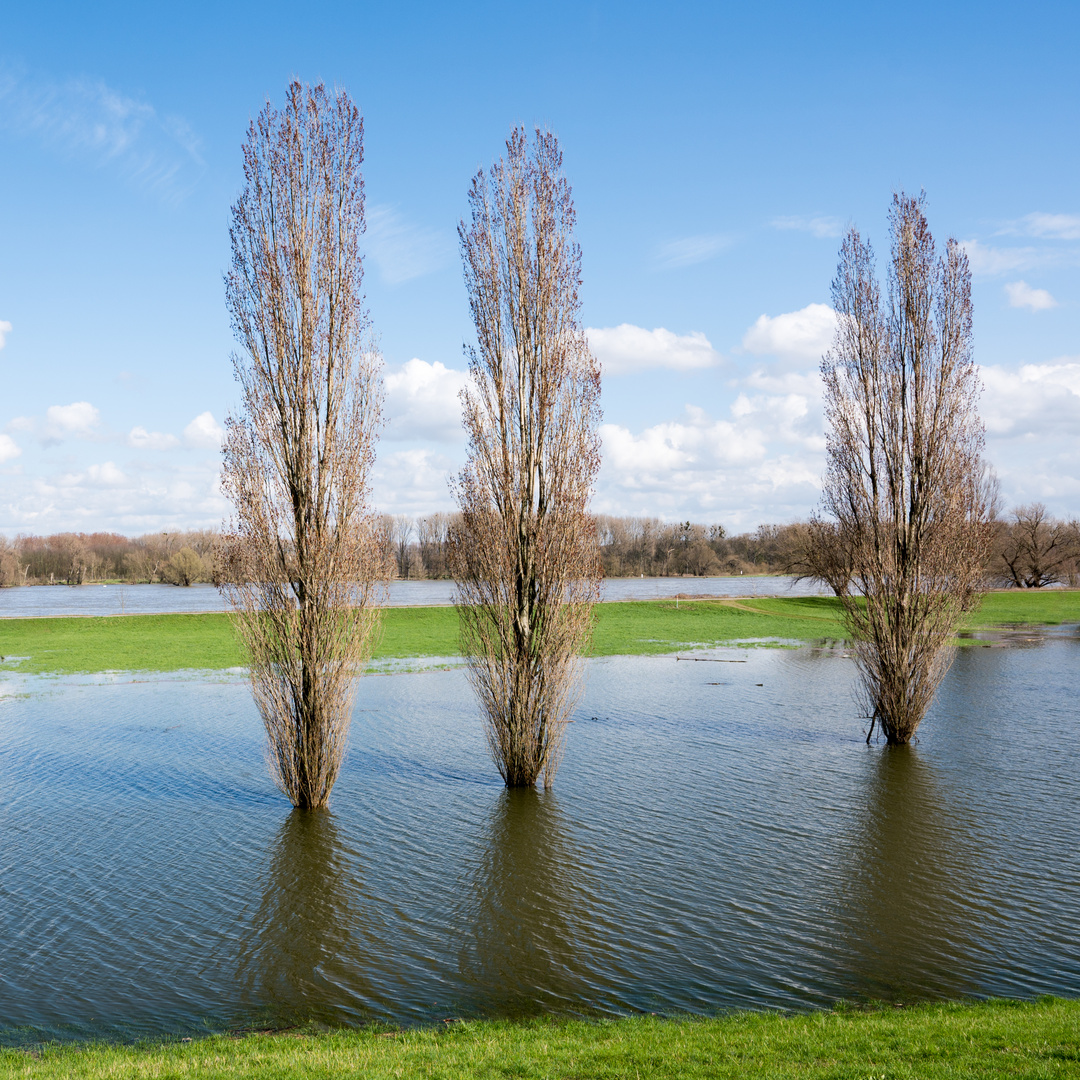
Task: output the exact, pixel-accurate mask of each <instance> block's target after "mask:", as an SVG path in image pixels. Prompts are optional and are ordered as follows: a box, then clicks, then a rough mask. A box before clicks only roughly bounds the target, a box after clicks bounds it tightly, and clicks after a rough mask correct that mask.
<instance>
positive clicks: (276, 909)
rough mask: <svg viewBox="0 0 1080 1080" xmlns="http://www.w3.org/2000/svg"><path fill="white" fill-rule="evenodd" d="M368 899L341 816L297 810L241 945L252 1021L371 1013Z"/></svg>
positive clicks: (241, 980) (282, 832) (269, 1023)
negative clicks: (366, 921) (342, 829)
mask: <svg viewBox="0 0 1080 1080" xmlns="http://www.w3.org/2000/svg"><path fill="white" fill-rule="evenodd" d="M363 901H364V897H363V894H362V890H361V886H360V882H359V880H358V878H357V874H356V857H355V855H354V854H353V853H351V852H350V851H348V850H347V849H346V847H345V845H344V844H343V842H342V839H341V835H340V831H339V829H338V826H337V823H336V822H335V820H334V815H333V814H332V813H331V812H330V811H329V810H306V811H305V810H293V811H292V813H290V814H289V816H288V817H287V818H286V819H285V821H284V822H283V823H282V825H281V828H280V829H279V830H278V833H277V836H276V837H275V839H274V844H273V847H272V849H271V856H270V866H269V870H268V872H267V874H266V878H265V882H264V886H263V893H262V900H261V902H260V904H259V907H258V909H257V911H256V912H255V914H254V916H253V918H252V920H251V922H250V924H249V926H248V927H247V928H246V929H245V931H244V932H243V936H242V940H241V943H240V949H239V956H238V979H237V981H238V985H239V989H240V994H241V1000H242V1002H243V1005H244V1008H245V1012H246V1013H247V1014H248V1016H249V1022H250V1023H251V1024H253V1025H256V1026H264V1027H271V1028H281V1027H288V1026H291V1025H293V1024H298V1023H308V1022H321V1023H330V1024H340V1023H346V1022H349V1021H355V1020H356V1019H357V1018H358V1017H359V1016H361V1015H363V1013H364V1011H365V1010H364V1006H365V1004H366V1003H369V1002H370V1001H371V999H372V988H371V986H370V984H369V981H368V980H367V978H366V977H365V974H364V963H363V958H364V956H365V955H366V954H367V953H368V949H367V946H368V944H369V942H368V940H367V939H368V937H369V931H368V930H367V929H365V924H364V911H363V907H362V905H363Z"/></svg>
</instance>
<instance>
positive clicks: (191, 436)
mask: <svg viewBox="0 0 1080 1080" xmlns="http://www.w3.org/2000/svg"><path fill="white" fill-rule="evenodd" d="M136 430H141V429H136ZM132 434H134V432H132ZM224 436H225V431H224V429H223V428H222V427H221V425H220V424H219V423H218V422H217V421H216V420H215V419H214V414H213V413H211V412H204V413H199V415H198V416H196V417H195V419H194V420H192V421H191V423H190V424H188V426H187V427H186V428H184V439H185V441H186V442H187V444H188V445H189V446H194V447H198V448H199V449H204V450H217V449H218V448H219V447H220V446H221V440H222V439H223V438H224ZM165 437H166V438H172V436H165ZM152 449H161V448H160V447H153V448H152Z"/></svg>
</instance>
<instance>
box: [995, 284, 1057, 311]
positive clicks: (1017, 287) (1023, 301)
mask: <svg viewBox="0 0 1080 1080" xmlns="http://www.w3.org/2000/svg"><path fill="white" fill-rule="evenodd" d="M1005 292H1006V293H1008V296H1009V307H1026V308H1030V309H1031V310H1032V311H1046V310H1048V309H1049V308H1053V307H1057V304H1058V302H1057V301H1056V300H1055V299H1054V298H1053V297H1052V296H1051V295H1050V294H1049V293H1048V292H1047V291H1046V290H1045V289H1033V288H1032V287H1031V286H1030V285H1029V284H1028V283H1027V282H1026V281H1012V282H1010V283H1009V284H1008V285H1006V286H1005Z"/></svg>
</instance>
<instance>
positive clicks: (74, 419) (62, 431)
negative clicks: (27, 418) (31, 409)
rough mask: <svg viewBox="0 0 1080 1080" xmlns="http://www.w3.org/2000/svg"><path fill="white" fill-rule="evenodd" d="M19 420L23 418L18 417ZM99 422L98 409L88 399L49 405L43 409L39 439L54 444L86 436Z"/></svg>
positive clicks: (89, 434)
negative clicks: (42, 426)
mask: <svg viewBox="0 0 1080 1080" xmlns="http://www.w3.org/2000/svg"><path fill="white" fill-rule="evenodd" d="M19 419H20V421H21V420H22V419H23V418H22V417H20V418H19ZM100 422H101V416H100V414H99V412H98V410H97V409H96V408H95V407H94V406H93V405H91V404H90V402H89V401H73V402H72V403H71V404H70V405H50V406H49V407H48V408H47V409H46V410H45V426H44V429H43V430H42V434H41V439H42V442H44V443H46V444H56V443H58V442H62V441H63V440H64V439H66V438H71V437H74V438H82V439H85V438H88V437H90V436H92V435H93V434H94V429H95V428H97V426H98V424H99V423H100Z"/></svg>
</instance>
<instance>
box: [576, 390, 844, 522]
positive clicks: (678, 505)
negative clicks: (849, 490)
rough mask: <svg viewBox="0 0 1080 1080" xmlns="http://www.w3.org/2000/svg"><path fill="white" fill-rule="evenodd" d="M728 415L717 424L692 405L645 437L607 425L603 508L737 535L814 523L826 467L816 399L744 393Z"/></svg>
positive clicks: (599, 499)
mask: <svg viewBox="0 0 1080 1080" xmlns="http://www.w3.org/2000/svg"><path fill="white" fill-rule="evenodd" d="M729 413H730V418H729V419H714V418H713V417H711V416H710V415H709V414H708V413H706V412H705V410H704V409H701V408H699V407H696V406H687V407H686V410H685V415H684V417H683V418H682V419H680V420H674V421H667V422H664V423H660V424H655V425H653V426H651V427H648V428H646V429H644V430H642V431H640V432H632V431H631V430H629V429H628V428H626V427H624V426H622V425H620V424H604V425H603V426H602V427H601V431H600V433H601V437H602V439H603V464H602V466H601V471H600V479H599V482H598V485H597V496H596V501H595V504H594V505H595V509H596V510H597V511H598V512H600V513H612V514H645V515H649V516H652V515H657V516H661V517H667V518H673V517H686V516H687V515H689V516H690V517H692V518H695V519H696V520H699V521H700V520H723V521H724V522H725V523H726V524H729V525H731V526H732V527H738V528H743V527H749V526H751V525H753V524H757V523H758V522H761V521H784V520H788V519H790V518H792V517H798V516H803V517H805V516H806V515H807V514H808V513H809V512H810V510H811V509H812V507H813V505H814V503H815V501H816V499H817V492H818V485H819V482H820V477H821V471H822V468H823V464H824V449H825V440H824V436H823V434H822V431H821V422H822V421H821V409H820V406H819V405H818V404H817V402H816V400H814V399H813V398H811V397H810V396H807V395H803V394H782V395H771V394H761V395H748V394H746V393H741V394H739V395H738V397H737V398H736V399H735V401H734V402H733V403H732V405H731V407H730V410H729Z"/></svg>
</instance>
